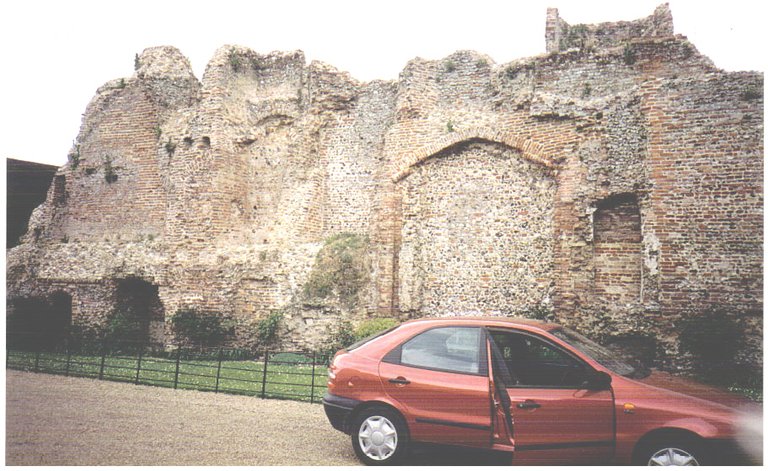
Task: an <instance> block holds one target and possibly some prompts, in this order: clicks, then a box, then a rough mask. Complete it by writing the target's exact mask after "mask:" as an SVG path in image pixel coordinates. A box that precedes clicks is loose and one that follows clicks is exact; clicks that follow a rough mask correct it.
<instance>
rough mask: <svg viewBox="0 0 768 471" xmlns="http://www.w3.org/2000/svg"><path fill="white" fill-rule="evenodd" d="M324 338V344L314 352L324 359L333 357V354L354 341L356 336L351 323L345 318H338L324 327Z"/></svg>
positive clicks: (327, 359)
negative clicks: (334, 322)
mask: <svg viewBox="0 0 768 471" xmlns="http://www.w3.org/2000/svg"><path fill="white" fill-rule="evenodd" d="M325 335H326V340H325V342H324V346H323V347H322V348H320V349H319V350H318V351H317V352H316V354H317V355H318V356H319V357H320V358H322V359H325V360H326V361H329V360H330V359H331V358H333V355H334V354H335V353H336V352H338V351H339V350H341V349H342V348H346V347H348V346H350V345H352V344H353V343H355V342H356V341H357V340H356V337H355V334H354V329H353V328H352V323H351V322H349V321H347V320H339V321H338V322H336V324H334V325H332V326H329V327H328V328H326V329H325Z"/></svg>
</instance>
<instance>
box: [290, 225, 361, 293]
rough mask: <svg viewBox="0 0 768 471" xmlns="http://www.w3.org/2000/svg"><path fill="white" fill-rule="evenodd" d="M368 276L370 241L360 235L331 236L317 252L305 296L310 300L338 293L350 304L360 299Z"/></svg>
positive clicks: (305, 288) (305, 287)
mask: <svg viewBox="0 0 768 471" xmlns="http://www.w3.org/2000/svg"><path fill="white" fill-rule="evenodd" d="M368 278H369V261H368V240H367V239H366V238H364V237H361V236H359V235H357V234H350V233H342V234H338V235H335V236H333V237H330V238H328V239H327V240H326V241H325V244H324V245H323V248H322V249H320V251H319V252H318V253H317V257H316V258H315V265H314V266H313V267H312V272H311V273H310V274H309V279H308V280H307V283H306V284H305V285H304V295H305V296H306V297H307V298H308V299H326V298H329V297H330V296H338V298H339V300H340V301H341V303H342V304H343V305H344V306H347V307H350V306H353V305H356V304H357V303H358V302H359V297H360V292H361V291H362V289H363V288H364V287H365V285H366V283H368Z"/></svg>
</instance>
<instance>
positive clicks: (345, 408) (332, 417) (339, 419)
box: [323, 393, 361, 433]
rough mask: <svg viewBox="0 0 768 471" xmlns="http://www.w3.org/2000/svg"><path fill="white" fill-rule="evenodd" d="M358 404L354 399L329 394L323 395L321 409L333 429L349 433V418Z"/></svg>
mask: <svg viewBox="0 0 768 471" xmlns="http://www.w3.org/2000/svg"><path fill="white" fill-rule="evenodd" d="M360 402H361V401H358V400H355V399H348V398H346V397H341V396H334V395H333V394H330V393H325V395H324V396H323V408H324V409H325V415H326V416H327V417H328V421H329V422H331V425H332V426H333V428H335V429H336V430H339V431H341V432H344V433H349V423H348V422H349V418H350V416H351V414H352V411H353V410H354V409H355V407H357V405H358V404H360Z"/></svg>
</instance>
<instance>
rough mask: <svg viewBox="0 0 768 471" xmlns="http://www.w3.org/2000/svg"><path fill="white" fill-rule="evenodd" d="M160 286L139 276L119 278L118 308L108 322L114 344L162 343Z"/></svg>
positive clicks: (116, 303)
mask: <svg viewBox="0 0 768 471" xmlns="http://www.w3.org/2000/svg"><path fill="white" fill-rule="evenodd" d="M158 291H159V290H158V287H157V286H155V285H153V284H151V283H149V282H147V281H144V280H142V279H139V278H126V279H123V280H119V281H118V282H117V288H116V291H115V308H114V310H113V313H112V315H111V317H110V318H109V321H108V323H107V337H108V340H109V341H110V343H111V344H112V346H113V347H123V348H127V347H128V346H135V347H142V346H146V345H151V344H156V343H162V341H163V325H164V312H163V305H162V303H161V302H160V296H159V292H158Z"/></svg>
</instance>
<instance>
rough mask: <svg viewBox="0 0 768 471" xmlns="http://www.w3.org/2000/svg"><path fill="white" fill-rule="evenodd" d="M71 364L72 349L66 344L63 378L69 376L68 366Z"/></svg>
mask: <svg viewBox="0 0 768 471" xmlns="http://www.w3.org/2000/svg"><path fill="white" fill-rule="evenodd" d="M71 363H72V349H71V348H69V344H67V367H66V368H65V369H64V376H69V365H70V364H71Z"/></svg>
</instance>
